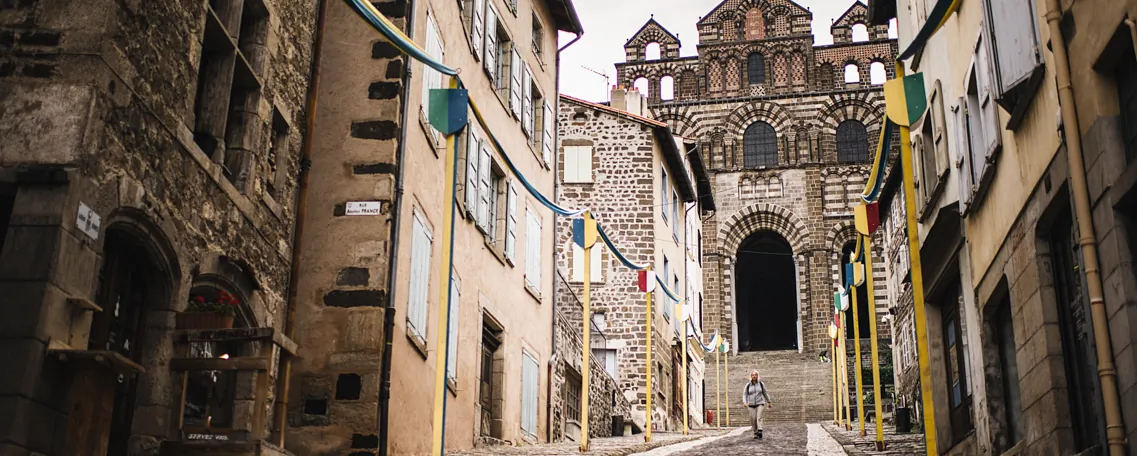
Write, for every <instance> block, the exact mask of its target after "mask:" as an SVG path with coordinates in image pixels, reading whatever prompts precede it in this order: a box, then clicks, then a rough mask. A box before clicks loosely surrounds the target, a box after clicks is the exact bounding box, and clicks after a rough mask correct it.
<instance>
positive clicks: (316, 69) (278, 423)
mask: <svg viewBox="0 0 1137 456" xmlns="http://www.w3.org/2000/svg"><path fill="white" fill-rule="evenodd" d="M319 2H320V3H319V5H318V6H317V10H316V36H315V39H314V40H313V43H312V67H311V69H309V73H308V103H307V104H308V106H307V108H306V109H305V113H304V115H305V116H306V117H307V118H306V119H305V128H304V143H303V145H302V146H301V151H300V175H299V176H297V183H296V187H297V190H296V193H297V195H296V211H295V214H296V215H295V216H296V219H295V220H296V223H295V226H294V228H293V231H292V264H291V265H289V270H288V296H287V297H286V298H285V304H284V305H285V311H284V335H285V336H287V337H288V338H289V339H292V337H293V336H294V334H295V332H296V294H297V288H298V286H299V285H298V283H297V282H298V281H299V278H300V262H301V260H302V256H301V252H302V251H303V248H302V246H303V240H304V217H305V215H306V214H307V212H308V171H309V169H310V168H311V167H312V141H313V139H312V138H313V136H315V129H316V105H317V102H318V101H319V100H318V99H319V93H320V64H321V62H322V58H321V57H322V55H323V52H322V51H323V44H324V24H325V22H326V20H325V19H326V18H327V12H328V0H319ZM281 361H282V362H281V366H280V371H279V372H278V373H277V380H278V381H279V382H280V388H279V390H278V395H277V401H276V412H275V413H276V416H275V417H274V419H273V427H274V428H275V429H276V431H277V442H276V444H277V446H279V447H281V448H284V434H285V427H286V426H287V416H288V396H289V386H290V383H291V380H292V356H285V355H284V353H283V352H282V353H281Z"/></svg>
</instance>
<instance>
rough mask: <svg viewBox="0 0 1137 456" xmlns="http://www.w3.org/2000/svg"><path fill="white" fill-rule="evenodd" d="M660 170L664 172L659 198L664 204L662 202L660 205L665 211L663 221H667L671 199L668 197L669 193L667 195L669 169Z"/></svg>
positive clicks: (662, 210) (660, 180) (660, 182)
mask: <svg viewBox="0 0 1137 456" xmlns="http://www.w3.org/2000/svg"><path fill="white" fill-rule="evenodd" d="M660 172H662V173H663V174H661V176H662V177H661V178H660V179H659V195H660V198H659V199H660V201H661V202H662V204H660V206H659V207H660V209H661V212H662V213H663V221H665V222H666V221H667V202H668V200H669V199H670V198H668V195H667V170H666V169H663V168H660Z"/></svg>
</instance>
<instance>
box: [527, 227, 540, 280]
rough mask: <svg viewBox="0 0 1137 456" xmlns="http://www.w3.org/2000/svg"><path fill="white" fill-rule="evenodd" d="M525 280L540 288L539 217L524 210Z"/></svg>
mask: <svg viewBox="0 0 1137 456" xmlns="http://www.w3.org/2000/svg"><path fill="white" fill-rule="evenodd" d="M525 221H526V224H525V225H526V226H525V282H526V283H528V284H529V286H531V287H533V289H535V290H540V289H541V219H540V218H538V217H537V214H534V213H533V212H532V211H525Z"/></svg>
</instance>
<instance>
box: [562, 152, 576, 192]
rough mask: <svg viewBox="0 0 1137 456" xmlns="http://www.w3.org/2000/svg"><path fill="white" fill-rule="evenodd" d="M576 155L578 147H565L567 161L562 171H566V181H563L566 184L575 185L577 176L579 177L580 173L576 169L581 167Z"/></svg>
mask: <svg viewBox="0 0 1137 456" xmlns="http://www.w3.org/2000/svg"><path fill="white" fill-rule="evenodd" d="M576 154H577V148H576V146H565V159H564V165H563V166H562V169H564V173H565V176H564V179H562V180H563V181H564V182H565V183H573V182H576V181H577V177H576V176H577V175H578V171H577V170H576V168H577V167H578V166H580V160H578V159H577V158H576Z"/></svg>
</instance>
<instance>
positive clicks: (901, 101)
mask: <svg viewBox="0 0 1137 456" xmlns="http://www.w3.org/2000/svg"><path fill="white" fill-rule="evenodd" d="M925 97H926V95H925V94H924V73H916V74H913V75H909V76H905V77H904V78H903V79H890V80H888V81H887V82H885V83H884V112H885V114H887V115H888V119H889V120H891V121H893V122H895V123H896V125H900V126H901V127H907V126H910V125H912V124H913V123H915V122H916V121H917V120H919V119H920V116H922V115H924V111H925V110H927V109H928V100H927V98H925Z"/></svg>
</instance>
